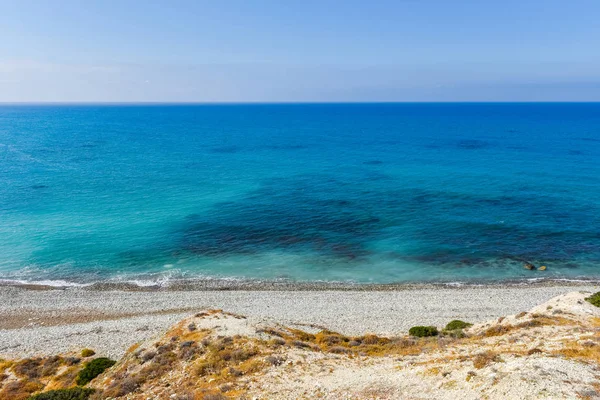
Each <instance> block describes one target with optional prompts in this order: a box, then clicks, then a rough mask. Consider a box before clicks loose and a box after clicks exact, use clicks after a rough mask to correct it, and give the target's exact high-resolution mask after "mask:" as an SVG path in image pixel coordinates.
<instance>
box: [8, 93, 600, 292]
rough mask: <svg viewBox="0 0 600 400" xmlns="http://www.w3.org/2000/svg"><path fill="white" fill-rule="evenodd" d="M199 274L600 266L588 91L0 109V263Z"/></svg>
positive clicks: (417, 277) (403, 274)
mask: <svg viewBox="0 0 600 400" xmlns="http://www.w3.org/2000/svg"><path fill="white" fill-rule="evenodd" d="M525 261H529V262H533V263H535V264H538V265H541V264H544V265H546V266H547V267H548V270H547V271H545V272H541V271H527V270H524V269H523V263H524V262H525ZM196 277H199V278H205V277H235V278H259V279H279V278H285V279H291V280H305V281H306V280H308V281H314V280H326V281H355V282H380V283H389V282H407V281H410V282H415V281H416V282H422V281H432V280H433V281H451V282H454V281H470V280H477V281H480V280H509V279H531V278H543V277H555V278H582V277H587V278H598V277H600V103H597V104H345V105H335V104H331V105H210V106H209V105H191V106H183V105H181V106H164V105H163V106H159V105H155V106H67V105H63V106H0V279H16V280H24V281H40V280H67V281H71V282H91V281H97V280H107V279H108V280H130V279H131V280H132V279H137V280H166V279H177V278H196Z"/></svg>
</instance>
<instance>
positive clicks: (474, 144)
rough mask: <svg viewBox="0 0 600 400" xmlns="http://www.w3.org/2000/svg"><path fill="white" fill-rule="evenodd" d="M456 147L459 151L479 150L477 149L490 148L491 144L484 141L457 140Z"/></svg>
mask: <svg viewBox="0 0 600 400" xmlns="http://www.w3.org/2000/svg"><path fill="white" fill-rule="evenodd" d="M456 146H457V147H458V148H459V149H466V150H479V149H485V148H488V147H492V144H491V143H490V142H487V141H485V140H477V139H465V140H459V141H458V142H456Z"/></svg>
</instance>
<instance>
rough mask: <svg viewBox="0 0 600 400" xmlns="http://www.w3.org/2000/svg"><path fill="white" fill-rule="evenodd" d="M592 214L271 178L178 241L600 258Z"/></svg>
mask: <svg viewBox="0 0 600 400" xmlns="http://www.w3.org/2000/svg"><path fill="white" fill-rule="evenodd" d="M364 179H365V180H368V179H369V178H368V177H365V178H364ZM594 215H595V211H594V210H586V211H585V212H582V211H581V210H580V209H577V207H576V206H575V205H570V204H568V203H561V202H559V200H557V199H552V198H536V197H532V196H530V195H527V194H525V193H520V192H519V191H517V190H515V191H514V193H513V194H509V195H501V196H496V197H484V196H477V195H474V194H467V193H462V192H458V191H456V192H452V191H441V190H435V189H432V190H423V189H420V190H417V189H412V188H404V187H402V185H401V184H400V183H398V182H394V181H372V180H371V181H369V184H368V185H367V184H365V182H363V181H356V182H354V181H351V180H348V179H346V180H344V179H338V178H333V177H330V176H325V175H314V176H301V177H290V178H289V179H283V180H273V181H268V182H265V183H264V184H263V187H262V188H261V189H259V190H257V191H254V192H252V193H250V194H249V195H248V196H246V197H244V198H241V199H239V200H235V201H229V202H224V203H221V204H219V205H218V206H217V207H215V208H214V209H213V210H212V211H211V212H207V213H197V214H193V215H189V216H188V217H187V218H186V220H185V221H184V222H183V224H182V225H181V227H180V229H179V230H178V232H177V233H176V237H177V241H176V244H175V247H176V252H177V253H178V254H179V253H193V254H201V255H205V256H224V255H229V254H258V253H262V252H268V251H272V250H282V251H290V252H309V253H313V252H314V253H317V254H322V255H327V256H330V257H336V258H339V259H341V260H367V257H369V256H371V255H374V254H376V252H375V250H373V246H372V245H373V243H377V242H378V241H379V240H385V241H386V243H392V244H393V243H394V242H396V243H397V244H398V245H399V246H400V247H403V248H404V250H402V251H396V250H391V249H390V252H391V253H393V254H394V257H392V258H398V259H405V260H411V261H416V262H420V263H427V264H434V265H454V266H457V267H460V266H480V267H494V266H497V265H498V263H497V260H501V262H502V263H508V264H510V263H518V262H521V260H547V261H548V262H561V263H565V262H570V261H572V260H573V259H577V258H578V257H582V256H583V257H584V258H587V259H590V258H594V257H596V258H599V257H600V233H597V232H594V231H590V230H588V228H587V227H591V226H594V218H596V220H597V217H594ZM406 242H409V243H411V246H410V247H408V248H406V247H404V244H405V243H406ZM378 251H385V250H378ZM502 260H504V261H502Z"/></svg>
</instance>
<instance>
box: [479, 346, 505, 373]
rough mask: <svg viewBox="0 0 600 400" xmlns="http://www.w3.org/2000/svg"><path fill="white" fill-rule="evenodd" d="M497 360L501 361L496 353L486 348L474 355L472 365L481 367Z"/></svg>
mask: <svg viewBox="0 0 600 400" xmlns="http://www.w3.org/2000/svg"><path fill="white" fill-rule="evenodd" d="M499 361H501V359H500V356H499V355H498V353H496V352H493V351H489V350H488V351H485V352H483V353H479V354H476V355H475V357H474V358H473V367H475V368H477V369H481V368H485V367H487V366H488V365H490V364H491V363H495V362H499Z"/></svg>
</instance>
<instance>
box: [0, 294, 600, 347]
mask: <svg viewBox="0 0 600 400" xmlns="http://www.w3.org/2000/svg"><path fill="white" fill-rule="evenodd" d="M578 290H586V291H598V290H599V289H598V287H597V286H596V287H595V286H589V285H588V286H543V287H535V286H527V287H509V288H501V287H463V288H435V289H434V288H427V289H410V290H396V291H335V290H329V291H327V290H323V291H241V290H239V291H238V290H236V291H102V290H86V289H77V288H70V289H61V290H31V289H27V288H20V287H10V286H4V287H0V358H20V357H29V356H34V355H52V354H57V353H64V352H68V351H78V350H80V349H82V348H84V347H89V348H93V349H95V350H96V351H97V352H98V354H101V355H108V356H111V357H114V358H118V357H120V356H122V355H123V354H124V352H125V351H126V350H127V348H129V347H130V346H131V345H133V344H134V343H136V342H138V341H141V340H146V339H148V338H150V337H154V336H156V335H158V334H161V333H163V332H164V331H165V330H166V329H167V328H168V327H169V326H171V325H173V324H174V323H176V322H178V321H179V320H181V319H182V318H184V317H186V316H189V315H191V314H193V313H194V312H196V311H199V310H202V309H223V310H226V311H229V312H234V313H239V314H243V315H246V316H248V318H249V320H250V321H252V322H253V323H260V322H268V323H273V322H277V323H282V324H286V325H300V326H303V327H310V326H326V327H327V328H328V329H331V330H335V331H339V332H341V333H344V334H347V335H360V334H364V333H367V332H370V333H376V334H380V335H398V334H404V333H406V331H407V330H408V328H410V327H411V326H414V325H437V326H442V325H445V324H446V323H447V322H448V321H450V320H452V319H462V320H466V321H469V322H474V323H477V322H482V321H486V320H490V319H493V318H497V317H500V316H504V315H507V314H515V313H518V312H520V311H524V310H529V309H530V308H532V307H533V306H535V305H537V304H540V303H543V302H545V301H547V300H549V299H551V298H552V297H555V296H558V295H560V294H564V293H568V292H572V291H578Z"/></svg>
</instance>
